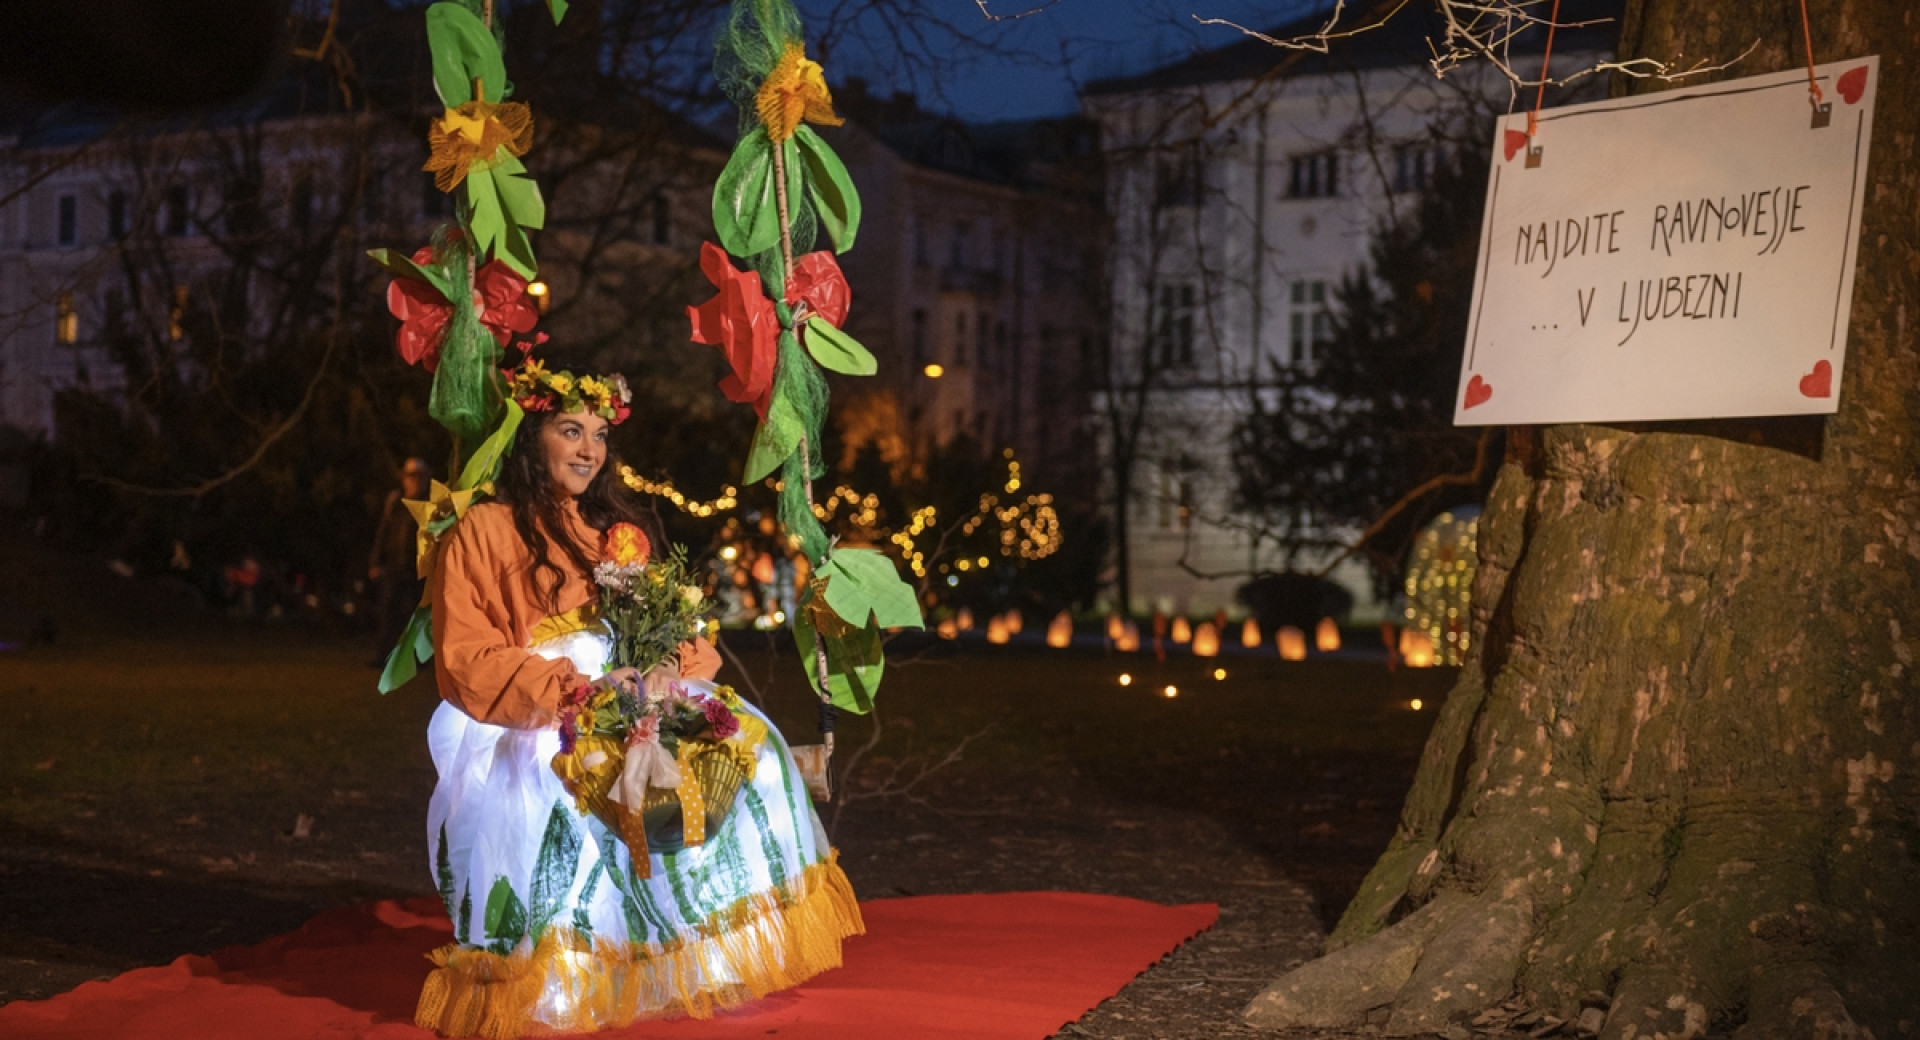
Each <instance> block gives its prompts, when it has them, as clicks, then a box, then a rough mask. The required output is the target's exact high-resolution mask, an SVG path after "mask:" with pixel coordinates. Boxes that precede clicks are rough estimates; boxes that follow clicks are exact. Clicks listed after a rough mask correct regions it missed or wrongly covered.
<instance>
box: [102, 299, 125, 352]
mask: <svg viewBox="0 0 1920 1040" xmlns="http://www.w3.org/2000/svg"><path fill="white" fill-rule="evenodd" d="M101 310H102V311H104V312H105V313H103V314H102V315H101V318H102V319H103V322H104V327H105V331H106V336H107V338H108V339H114V340H117V339H119V338H120V337H122V336H124V335H126V331H127V294H126V293H124V292H122V291H121V290H119V289H118V288H114V289H108V290H107V299H106V305H105V306H103V307H102V308H101Z"/></svg>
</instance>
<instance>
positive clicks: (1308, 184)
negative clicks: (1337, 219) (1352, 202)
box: [1287, 151, 1340, 199]
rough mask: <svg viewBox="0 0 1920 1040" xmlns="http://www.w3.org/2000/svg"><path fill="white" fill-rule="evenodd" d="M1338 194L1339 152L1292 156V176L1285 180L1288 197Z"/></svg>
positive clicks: (1298, 197)
mask: <svg viewBox="0 0 1920 1040" xmlns="http://www.w3.org/2000/svg"><path fill="white" fill-rule="evenodd" d="M1339 194H1340V156H1339V153H1337V152H1332V151H1326V152H1314V153H1313V154H1311V155H1296V156H1294V157H1293V170H1292V176H1291V177H1290V178H1289V179H1288V181H1287V197H1288V198H1295V199H1330V198H1333V197H1334V196H1336V195H1339Z"/></svg>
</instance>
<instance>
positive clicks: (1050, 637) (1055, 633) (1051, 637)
mask: <svg viewBox="0 0 1920 1040" xmlns="http://www.w3.org/2000/svg"><path fill="white" fill-rule="evenodd" d="M1072 643H1073V615H1072V614H1069V613H1067V612H1066V611H1064V610H1063V611H1061V612H1060V613H1059V614H1058V615H1056V616H1055V617H1054V619H1053V621H1052V623H1050V624H1049V625H1047V645H1048V646H1051V647H1054V648H1055V649H1059V648H1061V647H1066V646H1070V645H1072Z"/></svg>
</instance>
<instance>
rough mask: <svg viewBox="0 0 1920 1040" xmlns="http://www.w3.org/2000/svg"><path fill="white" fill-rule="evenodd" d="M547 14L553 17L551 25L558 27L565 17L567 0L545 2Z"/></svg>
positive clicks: (548, 0)
mask: <svg viewBox="0 0 1920 1040" xmlns="http://www.w3.org/2000/svg"><path fill="white" fill-rule="evenodd" d="M547 13H548V14H551V15H553V24H555V25H559V24H560V19H562V18H565V17H566V16H567V0H547Z"/></svg>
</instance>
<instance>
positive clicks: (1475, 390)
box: [1462, 134, 1826, 410]
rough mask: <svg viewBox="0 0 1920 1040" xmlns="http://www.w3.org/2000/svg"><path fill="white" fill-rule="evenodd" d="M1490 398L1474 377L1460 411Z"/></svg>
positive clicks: (1489, 387) (1488, 388)
mask: <svg viewBox="0 0 1920 1040" xmlns="http://www.w3.org/2000/svg"><path fill="white" fill-rule="evenodd" d="M1521 136H1522V138H1523V139H1524V137H1525V135H1524V134H1523V135H1521ZM1820 363H1821V364H1823V365H1824V364H1826V362H1825V361H1822V362H1820ZM1804 385H1805V384H1802V386H1803V387H1804ZM1821 385H1823V386H1824V385H1825V384H1824V383H1823V384H1821ZM1492 396H1493V384H1492V383H1489V382H1487V381H1486V380H1484V379H1482V378H1480V377H1479V376H1474V377H1473V378H1472V379H1469V380H1467V400H1466V404H1465V405H1463V406H1462V410H1464V409H1466V408H1478V407H1479V406H1481V405H1483V404H1486V403H1487V398H1489V397H1492Z"/></svg>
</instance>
